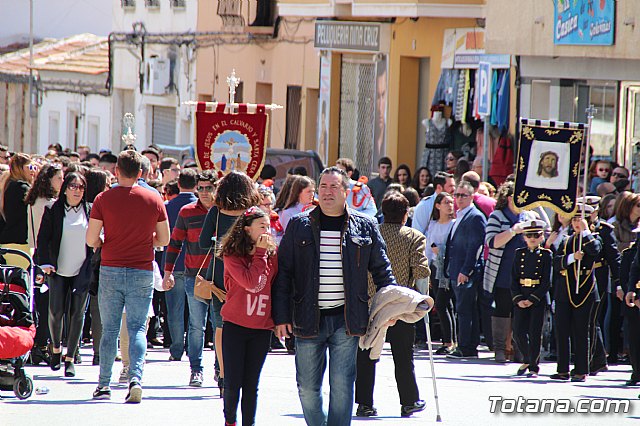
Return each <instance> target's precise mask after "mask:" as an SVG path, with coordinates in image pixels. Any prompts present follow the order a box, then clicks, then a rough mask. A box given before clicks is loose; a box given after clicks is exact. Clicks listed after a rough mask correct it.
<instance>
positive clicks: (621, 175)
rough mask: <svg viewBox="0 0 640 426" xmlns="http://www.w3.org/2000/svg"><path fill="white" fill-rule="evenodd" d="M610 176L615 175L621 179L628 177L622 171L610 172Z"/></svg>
mask: <svg viewBox="0 0 640 426" xmlns="http://www.w3.org/2000/svg"><path fill="white" fill-rule="evenodd" d="M611 176H615V177H617V178H622V179H629V176H627V175H625V174H624V173H612V174H611Z"/></svg>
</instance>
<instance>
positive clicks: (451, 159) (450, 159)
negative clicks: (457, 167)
mask: <svg viewBox="0 0 640 426" xmlns="http://www.w3.org/2000/svg"><path fill="white" fill-rule="evenodd" d="M455 159H456V157H447V158H445V160H447V161H453V160H455Z"/></svg>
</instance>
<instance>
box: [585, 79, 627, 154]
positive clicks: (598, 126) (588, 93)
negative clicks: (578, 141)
mask: <svg viewBox="0 0 640 426" xmlns="http://www.w3.org/2000/svg"><path fill="white" fill-rule="evenodd" d="M574 88H575V92H574V93H575V103H574V107H575V109H574V120H575V121H577V122H580V123H586V122H587V113H586V109H587V108H588V106H589V105H591V104H593V106H594V107H595V108H596V109H597V112H596V113H595V115H594V117H593V120H592V123H591V134H590V140H589V142H590V145H591V147H592V148H593V157H594V158H597V159H606V160H613V159H615V149H616V116H617V112H616V111H617V103H618V87H617V83H616V82H609V81H602V82H577V83H576V84H575V86H574Z"/></svg>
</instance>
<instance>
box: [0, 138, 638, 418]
mask: <svg viewBox="0 0 640 426" xmlns="http://www.w3.org/2000/svg"><path fill="white" fill-rule="evenodd" d="M454 154H455V153H449V154H448V155H447V156H446V157H444V159H443V164H442V167H440V169H441V170H438V171H434V172H435V173H434V174H433V175H432V173H431V171H430V170H429V169H428V168H427V167H420V168H419V169H418V170H417V171H416V172H415V174H414V175H413V178H412V173H411V170H410V168H409V167H408V166H407V165H404V164H402V165H399V166H397V167H396V168H395V170H394V168H393V165H392V162H391V160H390V159H389V158H386V157H383V158H381V159H380V160H379V162H378V173H377V174H376V175H375V176H372V178H371V179H370V180H369V179H366V178H362V177H360V176H359V172H358V170H357V168H356V165H355V164H354V162H353V161H352V160H351V159H348V158H340V159H338V160H337V161H336V164H335V166H332V167H328V168H326V169H325V170H323V171H322V173H321V174H320V176H319V177H318V179H317V180H314V179H313V178H312V177H309V176H306V174H307V173H306V170H304V168H296V169H295V170H290V173H289V175H288V176H287V178H286V180H284V182H283V184H282V186H281V187H277V186H276V184H275V183H274V182H275V180H274V179H275V177H276V170H275V168H273V167H272V166H270V165H266V166H265V167H264V168H263V170H262V173H261V175H260V178H259V179H258V183H255V182H254V181H253V180H252V179H250V178H249V177H248V176H247V175H245V174H243V173H241V172H235V171H232V172H229V173H228V174H226V175H224V176H222V175H220V176H219V175H217V174H214V173H212V172H211V171H202V170H198V168H197V167H196V164H195V163H194V162H192V161H187V162H183V163H182V164H181V163H180V162H179V161H178V160H177V159H174V158H171V157H168V156H164V155H163V153H162V152H161V150H159V149H158V148H157V147H154V146H153V145H152V146H149V147H148V148H146V149H144V150H142V151H141V152H137V150H136V149H135V147H133V146H129V147H126V148H125V150H123V151H122V152H120V153H118V154H117V155H116V154H113V153H111V152H108V151H103V152H100V153H91V152H90V151H89V149H88V148H86V147H79V148H78V152H69V151H64V150H63V149H62V148H61V147H59V146H55V145H54V146H51V147H50V150H49V151H48V152H47V154H46V155H45V156H39V155H33V156H30V155H27V154H23V153H10V152H9V150H8V149H7V148H6V147H2V146H0V171H1V172H2V174H1V175H0V212H1V213H2V214H1V220H0V246H2V247H11V248H18V249H20V250H23V251H25V252H29V253H32V254H33V256H34V260H35V262H36V264H37V265H39V268H40V269H41V271H42V273H43V275H44V276H46V284H45V285H44V286H43V287H42V289H40V290H38V291H36V297H35V306H36V309H37V312H38V316H39V325H38V328H37V335H36V343H35V345H34V348H33V350H32V352H31V361H32V363H34V364H38V363H41V362H44V363H45V364H48V365H49V366H50V368H51V369H52V370H53V371H58V370H63V373H64V376H65V377H73V376H75V368H74V364H76V363H78V362H81V361H82V360H81V359H79V355H78V353H79V351H78V348H79V346H80V345H82V344H88V343H90V342H92V347H93V351H94V357H93V364H94V365H99V366H100V374H99V380H98V386H97V388H96V389H95V391H94V392H93V398H94V399H110V398H111V388H110V383H111V380H112V376H113V371H112V370H113V365H114V361H115V360H116V359H117V358H119V357H120V358H121V359H122V361H123V369H122V371H120V375H119V377H118V380H119V381H120V382H122V383H127V384H128V385H129V390H128V394H127V397H126V400H125V401H126V402H129V403H139V402H141V400H142V395H143V385H142V383H143V370H144V357H145V352H146V348H147V347H148V346H153V345H164V347H166V348H167V349H168V352H169V354H168V359H169V360H170V361H180V360H181V359H182V357H183V356H185V355H186V356H187V357H188V360H189V364H190V369H191V374H190V376H189V377H188V378H185V383H188V384H189V386H194V387H200V386H202V385H203V383H204V382H205V381H206V380H207V377H212V378H215V380H216V382H217V384H218V387H219V389H220V395H221V396H222V397H223V398H224V418H225V424H227V425H234V424H236V421H237V411H238V407H239V406H240V407H241V412H242V423H243V424H245V425H251V424H254V422H255V413H256V410H257V409H258V385H259V379H260V374H261V370H262V367H263V364H264V361H265V359H266V357H267V355H268V352H269V351H270V350H282V349H285V348H286V350H287V351H288V352H289V353H291V354H295V361H296V380H297V385H298V392H299V397H300V401H301V406H302V411H303V414H304V418H305V421H306V423H307V424H309V425H323V424H326V425H331V426H334V425H348V424H350V421H351V417H352V415H353V408H354V403H355V404H357V409H356V412H355V415H356V416H362V417H370V416H376V415H377V410H376V408H375V405H374V401H373V388H374V384H375V366H376V363H377V362H378V359H379V356H380V350H381V347H382V344H383V343H384V342H385V340H386V341H388V342H389V343H390V344H391V351H392V353H393V361H394V363H395V378H396V382H397V388H398V394H399V399H400V414H401V416H403V417H404V416H410V415H412V414H413V413H416V412H419V411H422V410H424V409H425V407H426V404H425V402H424V401H423V400H422V399H421V398H420V394H419V390H418V387H417V385H416V379H415V372H414V367H413V354H414V350H420V349H424V348H425V344H426V341H427V333H426V331H427V330H426V327H427V326H429V325H428V324H425V320H424V319H423V317H425V316H426V315H431V317H432V319H434V320H436V319H437V320H438V321H437V323H438V324H439V327H438V329H437V330H434V329H432V330H434V331H437V333H436V334H438V336H439V339H438V340H441V342H442V344H441V345H440V346H439V347H438V348H437V350H436V351H435V352H434V354H435V355H436V356H446V357H447V358H449V359H454V360H455V359H463V358H475V357H477V356H478V347H479V345H480V343H481V341H482V340H484V343H485V344H486V345H487V346H488V347H489V349H490V350H491V351H493V352H495V361H496V362H498V363H505V362H510V361H516V362H518V363H520V366H519V367H518V368H517V369H514V375H518V376H521V375H525V374H526V375H528V376H530V377H533V378H535V377H539V376H542V375H543V373H544V375H549V377H550V379H551V380H558V381H563V380H571V381H577V382H584V381H586V380H587V378H588V376H589V375H596V374H600V373H604V372H606V370H607V368H608V365H612V364H618V363H627V362H628V363H630V364H631V370H632V372H631V377H630V379H629V380H628V381H627V382H626V385H627V386H635V385H637V384H638V383H640V352H639V349H640V347H639V345H638V338H637V333H635V331H636V330H637V329H640V310H639V308H638V307H639V306H640V301H639V300H638V297H637V294H636V293H637V291H638V290H640V285H638V284H636V283H638V282H640V255H639V254H638V253H639V252H638V250H637V247H638V246H637V245H635V241H636V235H637V232H638V229H636V228H637V227H638V221H639V220H640V196H639V195H638V194H634V193H632V192H629V191H628V187H629V175H630V174H629V171H628V170H626V169H625V168H623V167H617V166H616V165H614V164H611V163H609V162H605V161H597V162H595V163H594V165H593V167H592V169H591V170H590V176H589V177H590V180H589V188H588V189H589V191H588V192H589V193H590V194H592V195H589V196H587V197H583V198H582V199H579V200H577V201H578V202H579V203H580V205H581V207H580V209H579V213H578V214H576V215H575V216H572V217H565V216H563V215H553V216H552V217H549V216H548V214H547V212H546V211H545V210H544V209H542V208H537V209H535V210H531V211H523V212H520V211H518V210H517V209H516V207H515V204H514V201H513V197H514V178H513V176H509V177H507V178H506V180H505V181H504V182H482V181H481V179H480V176H479V175H478V173H476V171H473V170H469V166H468V163H467V165H466V167H465V164H464V163H465V162H466V160H465V159H464V158H457V157H456V156H455V155H454ZM392 176H393V177H392ZM583 210H584V211H586V216H584V217H583V216H582V214H581V212H582V211H583ZM5 262H6V263H8V264H12V265H16V266H21V267H23V266H24V264H23V263H22V262H21V260H19V259H16V258H12V257H10V256H5ZM429 295H431V296H433V299H432V298H431V297H430V296H429ZM434 306H435V309H434V312H432V313H431V314H429V313H428V311H429V310H430V309H431V308H432V307H434ZM160 334H162V341H160V339H159V336H160ZM281 341H284V344H285V346H284V347H283V346H282V343H281ZM543 341H544V342H545V344H546V343H550V344H549V345H547V347H546V349H547V350H548V355H547V357H548V360H550V361H556V364H557V365H556V369H555V370H556V371H555V372H552V371H541V367H540V364H541V362H540V357H541V347H542V343H543ZM207 347H211V348H213V349H214V350H215V352H216V357H215V359H216V362H215V366H205V365H203V362H202V359H203V357H202V352H203V350H204V349H205V348H207ZM63 348H66V352H65V353H64V354H63ZM327 353H328V357H327ZM571 362H573V365H574V368H573V369H571V368H570V363H571ZM327 365H328V368H329V373H328V374H329V383H330V392H329V396H330V402H329V409H328V411H326V410H325V408H324V406H323V400H322V395H323V394H322V383H323V376H324V373H325V369H326V368H327ZM209 368H210V369H211V371H212V374H210V375H207V374H206V373H207V372H208V371H209V370H208V369H209ZM267 398H268V397H267Z"/></svg>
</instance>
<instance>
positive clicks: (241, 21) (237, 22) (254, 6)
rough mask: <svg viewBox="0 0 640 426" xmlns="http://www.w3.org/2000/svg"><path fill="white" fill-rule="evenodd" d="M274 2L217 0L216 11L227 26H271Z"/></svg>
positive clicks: (270, 0)
mask: <svg viewBox="0 0 640 426" xmlns="http://www.w3.org/2000/svg"><path fill="white" fill-rule="evenodd" d="M275 3H276V2H275V1H273V0H250V1H247V0H219V1H218V10H217V13H218V16H219V17H220V18H221V19H222V25H223V26H224V27H227V28H242V27H273V24H274V21H275Z"/></svg>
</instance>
